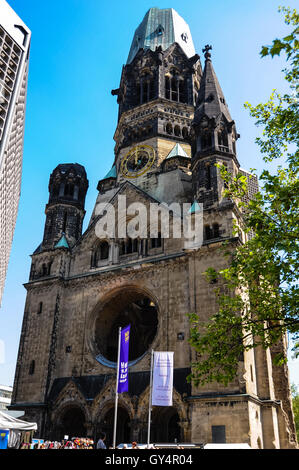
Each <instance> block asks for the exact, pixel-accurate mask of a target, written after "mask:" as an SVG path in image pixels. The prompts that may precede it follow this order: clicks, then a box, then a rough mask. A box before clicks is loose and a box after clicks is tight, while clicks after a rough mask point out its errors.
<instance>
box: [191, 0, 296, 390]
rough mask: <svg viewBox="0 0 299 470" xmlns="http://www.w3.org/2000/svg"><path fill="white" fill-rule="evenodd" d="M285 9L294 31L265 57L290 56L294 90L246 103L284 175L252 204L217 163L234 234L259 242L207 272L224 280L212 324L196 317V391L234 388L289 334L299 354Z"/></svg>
mask: <svg viewBox="0 0 299 470" xmlns="http://www.w3.org/2000/svg"><path fill="white" fill-rule="evenodd" d="M281 10H282V11H283V13H284V16H285V22H286V23H287V24H288V25H289V26H290V27H292V32H291V33H290V34H289V35H288V36H286V37H284V38H283V39H275V40H274V41H273V43H272V45H271V46H264V47H263V48H262V50H261V53H260V54H261V56H262V57H264V56H268V55H270V56H272V57H274V56H276V55H280V54H282V53H284V54H285V56H286V64H287V68H286V69H285V70H283V73H284V75H285V79H286V80H287V82H288V84H289V87H288V88H289V92H288V93H286V94H283V95H281V94H279V93H278V92H277V91H276V90H274V91H273V92H272V94H271V96H270V99H269V101H268V102H266V103H264V104H259V105H257V106H252V105H250V104H249V103H246V104H245V107H246V108H247V109H249V112H250V114H251V116H252V117H254V118H255V120H256V124H257V125H258V126H262V127H263V132H262V135H261V137H258V138H257V139H256V142H257V144H258V145H259V148H260V151H261V153H262V155H263V160H264V162H265V163H266V164H267V163H269V162H274V161H275V162H277V165H276V167H277V169H276V170H275V171H272V172H270V171H269V170H268V169H265V170H264V171H263V172H262V174H261V176H260V184H261V185H262V187H261V191H260V192H259V193H258V194H257V195H256V196H255V197H254V198H253V199H252V200H251V201H250V202H249V203H245V202H244V200H245V199H244V196H245V195H246V193H247V179H246V177H245V176H244V175H241V174H238V175H236V176H233V175H231V174H230V173H229V172H228V171H227V169H226V167H224V166H223V165H217V166H218V168H219V170H220V173H221V176H222V178H223V180H224V181H225V183H226V184H225V187H226V190H225V193H224V195H225V196H227V197H229V198H231V199H232V200H233V201H234V202H235V204H236V205H237V206H238V207H239V208H240V210H242V211H243V214H244V218H243V219H244V220H243V221H242V223H241V225H239V227H237V226H236V227H235V230H236V231H238V230H240V229H242V230H243V231H245V232H247V233H252V232H253V233H254V236H253V237H252V238H251V239H249V241H247V242H246V243H243V244H241V243H237V245H236V246H235V247H234V249H233V250H232V244H231V243H230V244H229V243H228V244H226V243H223V246H222V247H221V250H222V251H223V253H224V255H225V256H227V257H228V267H227V269H223V270H220V271H218V272H217V271H215V270H214V269H212V268H210V269H208V271H207V272H206V273H205V275H206V277H207V281H208V282H211V281H212V282H217V281H218V283H217V288H216V289H215V292H216V294H217V299H218V303H219V310H218V312H217V313H216V314H215V315H214V316H212V317H211V318H210V320H209V321H208V322H206V323H202V322H200V320H199V318H200V311H199V312H197V314H195V313H194V314H190V315H189V317H190V318H189V319H190V322H191V328H190V333H191V336H190V344H191V345H192V346H193V347H194V348H195V350H196V351H197V359H196V363H195V364H193V369H192V370H193V372H192V374H191V375H190V376H189V380H192V381H193V382H194V383H195V384H197V385H199V384H203V383H205V382H210V381H214V380H216V381H218V382H222V383H225V384H227V383H228V382H229V381H231V380H232V379H233V378H234V377H235V374H236V372H237V369H238V363H239V360H240V357H241V356H242V353H243V352H244V351H246V350H249V349H251V348H253V347H256V346H258V345H260V346H261V347H263V348H268V347H270V346H272V345H275V344H277V343H278V342H279V341H281V338H282V335H283V334H285V333H286V332H287V331H288V332H289V333H290V334H291V335H292V336H293V338H294V339H295V348H294V353H295V354H298V350H299V343H298V340H299V316H298V304H299V303H298V300H299V291H298V277H297V276H298V272H299V256H298V233H299V223H298V221H299V220H298V219H299V217H298V216H299V200H298V198H299V183H298V165H299V159H298V156H299V154H298V140H299V119H298V117H299V116H298V114H299V113H298V91H299V90H298V88H299V85H298V83H299V82H298V78H299V41H298V31H299V27H298V25H299V15H298V14H297V12H296V10H290V9H289V8H281ZM265 166H266V165H265ZM274 361H275V363H276V364H281V363H283V362H285V361H286V357H285V354H284V353H283V352H280V353H277V354H276V357H274Z"/></svg>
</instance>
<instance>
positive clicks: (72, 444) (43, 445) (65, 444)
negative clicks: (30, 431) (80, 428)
mask: <svg viewBox="0 0 299 470" xmlns="http://www.w3.org/2000/svg"><path fill="white" fill-rule="evenodd" d="M36 441H37V442H35V440H33V442H32V446H31V448H33V449H94V448H95V446H94V441H93V440H92V439H88V438H77V437H76V438H73V439H70V440H63V441H61V442H60V441H43V440H41V439H37V440H36Z"/></svg>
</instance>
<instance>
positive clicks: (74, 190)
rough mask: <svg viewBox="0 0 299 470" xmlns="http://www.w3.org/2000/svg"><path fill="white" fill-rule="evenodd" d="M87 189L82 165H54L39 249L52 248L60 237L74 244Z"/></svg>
mask: <svg viewBox="0 0 299 470" xmlns="http://www.w3.org/2000/svg"><path fill="white" fill-rule="evenodd" d="M87 188H88V181H87V177H86V172H85V169H84V167H83V166H82V165H79V164H78V163H75V164H72V163H66V164H61V165H58V166H57V167H56V168H55V170H54V171H53V173H52V174H51V176H50V182H49V202H48V204H47V206H46V224H45V231H44V238H43V242H42V247H43V249H46V248H53V247H54V246H55V245H56V243H58V242H59V240H60V239H61V237H62V236H64V238H65V240H66V242H67V243H68V244H70V245H74V243H75V242H76V241H77V240H78V238H79V237H80V236H81V234H82V223H83V218H84V214H85V211H84V204H85V196H86V192H87Z"/></svg>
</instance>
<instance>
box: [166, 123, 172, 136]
mask: <svg viewBox="0 0 299 470" xmlns="http://www.w3.org/2000/svg"><path fill="white" fill-rule="evenodd" d="M166 132H167V134H172V133H173V128H172V125H171V124H170V122H168V123H167V124H166Z"/></svg>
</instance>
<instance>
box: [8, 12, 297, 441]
mask: <svg viewBox="0 0 299 470" xmlns="http://www.w3.org/2000/svg"><path fill="white" fill-rule="evenodd" d="M210 51H211V47H210V46H206V47H205V48H204V51H203V52H204V69H203V70H202V65H201V60H200V57H199V55H197V54H196V53H195V49H194V45H193V42H192V37H191V33H190V30H189V27H188V25H187V24H186V22H185V21H184V20H183V18H181V17H180V16H179V15H178V13H177V12H176V11H175V10H173V9H162V10H160V9H158V8H151V9H150V10H149V11H148V12H147V13H146V15H145V17H144V19H143V20H142V22H141V23H140V25H139V26H138V28H137V29H136V31H135V34H134V36H133V41H132V45H131V47H130V51H129V56H128V60H127V63H126V64H125V65H124V66H123V69H122V74H121V80H120V85H119V88H117V89H114V90H113V91H112V94H113V95H114V96H116V97H117V103H118V106H119V112H118V119H117V125H116V131H115V134H114V140H115V153H114V156H111V167H110V170H109V171H108V173H107V174H106V175H103V176H101V175H99V182H98V185H97V190H98V194H97V197H96V201H95V207H94V210H93V212H92V214H91V217H90V221H89V224H88V227H87V229H86V230H85V231H84V233H82V220H83V216H84V200H85V194H86V191H87V187H88V182H87V178H86V174H85V170H84V168H83V167H82V166H80V165H78V164H63V165H58V167H57V168H56V169H55V170H54V171H53V173H52V175H51V177H50V184H49V192H50V197H49V202H48V204H47V206H46V225H45V230H44V237H43V241H42V243H41V245H40V246H39V247H38V248H37V250H36V251H35V252H34V253H33V255H32V269H31V274H30V279H29V281H28V282H27V283H26V284H25V287H26V289H27V298H26V304H25V312H24V319H23V326H22V333H21V338H20V347H19V355H18V362H17V368H16V374H15V382H14V392H13V399H12V408H13V409H22V410H25V417H26V419H28V420H29V421H36V422H37V423H38V430H39V436H40V437H43V438H46V439H55V440H59V439H63V437H64V435H69V436H80V437H85V436H88V437H92V438H93V439H95V440H97V438H98V436H99V434H100V432H105V433H106V435H107V444H108V446H109V445H111V444H112V434H113V422H114V404H115V371H116V366H117V364H116V359H117V346H118V330H119V327H124V326H127V325H128V324H130V325H131V333H130V351H129V364H128V370H129V390H128V392H126V393H122V394H120V395H119V401H118V403H119V405H118V428H117V439H116V440H117V443H121V442H123V443H124V442H132V441H134V440H136V441H137V442H139V443H140V442H146V440H147V423H148V405H149V394H150V390H149V385H150V363H151V351H152V350H154V351H173V353H174V382H173V404H172V406H169V407H153V411H152V415H151V416H152V421H151V440H152V442H169V443H174V442H175V441H177V442H185V443H186V442H189V443H190V442H193V443H203V444H205V443H225V442H226V443H235V442H242V443H248V444H249V445H250V446H251V447H252V448H290V447H294V445H295V440H296V439H295V428H294V421H293V416H292V409H291V399H290V395H289V389H288V387H289V384H288V378H287V369H286V368H285V369H278V368H277V367H276V366H274V365H273V364H272V358H271V351H267V352H265V351H260V350H254V351H253V350H252V351H248V352H245V353H244V356H243V357H240V361H239V370H238V374H237V376H236V377H235V379H234V380H233V381H232V383H230V384H228V385H227V386H223V385H220V384H215V383H210V384H206V385H205V386H204V387H195V386H194V384H192V383H190V382H188V380H187V377H188V376H189V375H190V373H191V363H192V362H193V361H194V360H196V354H195V352H194V350H193V349H192V348H191V347H190V344H189V342H188V340H189V335H190V332H189V330H190V325H189V319H188V313H192V312H196V313H197V314H198V316H199V318H200V320H202V321H207V320H208V319H209V318H210V316H211V315H213V314H215V313H216V312H217V307H218V305H217V296H216V293H215V286H214V285H211V284H209V282H208V281H207V280H206V279H205V276H204V275H203V273H204V272H205V271H206V270H207V269H208V268H214V269H217V270H219V269H224V268H225V267H226V266H227V260H226V259H225V258H224V257H223V255H222V254H221V253H220V250H219V248H220V247H221V245H222V242H223V241H224V240H225V241H227V242H228V244H229V246H230V247H231V249H232V250H233V249H234V247H235V246H236V244H238V243H242V241H243V238H242V237H243V235H242V233H240V234H239V235H238V236H236V235H234V234H233V225H234V221H237V222H238V220H239V218H240V217H241V214H240V213H239V211H238V209H237V207H236V206H235V205H234V204H233V203H232V201H230V200H228V199H227V198H224V197H223V189H224V186H223V182H222V180H221V178H220V173H219V169H218V168H217V167H216V166H215V164H217V163H222V164H224V165H227V167H228V169H229V170H230V171H231V172H232V173H233V174H236V173H237V172H238V171H239V163H238V160H237V155H236V140H237V138H238V137H239V136H238V134H237V131H236V126H235V123H234V121H233V120H232V118H231V116H230V112H229V110H228V106H227V102H226V98H225V97H224V94H223V92H222V90H221V87H220V85H219V82H218V80H217V77H216V74H215V71H214V69H213V65H212V61H211V53H210ZM242 171H243V173H244V174H246V172H244V170H242ZM94 190H95V188H94ZM256 190H257V186H256V185H255V187H251V191H252V192H253V193H254V192H255V191H256ZM187 203H188V204H190V211H191V214H193V212H196V210H197V207H199V204H202V206H201V207H202V208H203V210H202V215H203V231H204V233H203V243H202V245H201V246H198V245H197V246H193V247H191V248H188V249H187V248H186V245H185V238H184V237H183V236H181V235H180V236H178V237H175V236H171V235H173V233H172V234H170V236H164V234H162V232H161V231H159V229H160V228H161V226H159V224H158V227H157V233H155V234H154V236H153V235H152V234H151V233H150V231H149V230H148V225H149V224H148V220H147V223H146V224H145V226H146V230H145V232H144V233H143V234H140V233H138V235H137V236H134V237H133V236H131V235H130V233H129V226H130V224H131V225H132V222H133V221H134V217H135V215H136V214H135V212H134V211H135V208H136V207H137V206H138V207H139V209H138V210H141V209H140V207H142V208H144V209H145V212H144V213H143V214H145V216H146V215H147V214H148V211H149V210H150V209H151V207H152V205H155V206H158V207H159V208H161V207H163V208H165V207H170V206H171V207H172V210H171V211H170V212H171V217H172V219H174V218H175V217H176V218H177V220H179V223H180V224H179V225H180V226H181V225H182V223H181V220H182V219H183V217H182V213H181V212H180V208H181V206H182V205H183V204H187ZM122 204H123V206H124V207H123V206H122ZM173 204H175V209H174V206H173ZM99 207H102V208H104V210H103V211H102V212H101V211H100V210H99ZM132 208H133V209H134V210H132ZM123 209H125V211H123ZM129 209H130V210H129ZM105 214H106V215H105ZM107 214H108V216H107ZM106 216H107V217H106ZM105 217H106V219H105ZM180 218H181V219H180ZM112 219H114V221H115V223H116V227H115V231H108V230H106V232H105V231H104V236H99V230H98V229H99V226H100V225H101V223H102V222H103V220H104V221H106V222H105V223H106V225H108V223H109V222H110V221H111V220H112ZM103 226H105V224H103ZM120 226H121V227H122V228H123V227H125V230H124V231H121V232H120V231H119V227H120ZM281 348H282V350H284V351H285V344H282V345H281Z"/></svg>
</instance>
